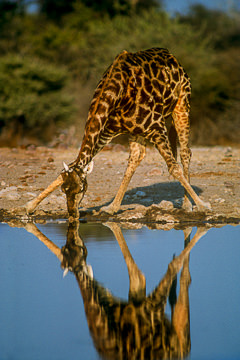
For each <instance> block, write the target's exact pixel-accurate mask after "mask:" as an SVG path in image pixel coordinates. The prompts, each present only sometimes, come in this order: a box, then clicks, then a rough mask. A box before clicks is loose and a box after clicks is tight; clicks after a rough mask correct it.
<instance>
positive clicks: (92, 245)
mask: <svg viewBox="0 0 240 360" xmlns="http://www.w3.org/2000/svg"><path fill="white" fill-rule="evenodd" d="M37 227H38V228H39V229H40V230H41V232H42V233H43V234H45V235H46V236H47V237H48V238H49V239H50V240H51V241H53V242H54V243H55V244H56V245H57V246H58V247H60V248H61V247H62V246H64V245H65V242H66V234H67V223H66V222H62V223H47V224H44V225H38V224H37ZM79 233H80V236H81V238H82V240H83V241H84V243H85V245H86V247H87V250H88V256H87V263H88V264H91V266H92V269H93V274H94V278H95V279H96V280H98V281H99V282H100V283H101V284H103V286H104V287H106V288H108V289H109V290H110V291H111V292H112V293H113V294H114V295H115V296H116V297H120V298H121V299H123V300H126V301H127V299H128V290H129V280H128V272H127V267H126V264H125V262H124V258H123V255H122V253H121V250H120V247H119V245H118V242H117V241H116V239H115V237H114V235H113V233H112V232H111V230H110V229H109V228H107V227H106V226H104V225H101V224H80V227H79ZM195 233H196V228H193V230H192V234H195ZM122 234H123V236H124V238H125V240H126V243H127V245H128V248H129V250H130V252H131V254H132V256H133V258H134V260H135V262H136V264H137V265H138V267H139V269H140V270H141V271H142V272H143V273H144V275H145V277H146V290H147V294H148V293H149V292H151V291H152V290H153V289H154V288H155V287H156V286H157V285H158V283H159V281H160V280H161V278H162V277H163V276H164V274H165V273H166V271H167V268H168V264H169V262H170V261H171V260H172V258H173V255H174V254H175V255H176V256H177V255H178V254H180V252H181V251H182V250H183V248H184V234H183V231H182V230H174V229H172V230H169V231H164V230H150V229H148V228H147V227H142V228H141V229H134V230H126V229H122ZM0 259H1V270H0V360H7V359H13V360H28V359H29V360H38V359H41V360H55V359H56V360H61V359H64V360H66V359H84V360H95V359H100V355H99V354H98V352H97V350H96V349H95V347H94V345H93V341H92V338H91V335H90V333H89V329H88V324H87V320H86V316H85V312H84V306H83V300H82V297H81V293H80V290H79V287H78V284H77V281H76V279H75V276H74V275H73V274H72V273H70V274H68V275H67V276H66V277H65V278H63V270H62V269H61V266H60V261H59V260H58V258H57V257H56V256H55V255H54V254H53V253H52V252H51V251H50V250H49V249H48V248H47V247H46V246H45V245H44V244H43V243H42V242H41V241H39V240H38V239H37V237H36V236H34V235H32V234H30V233H28V232H27V231H26V230H25V229H24V228H14V227H10V226H9V225H7V224H0ZM190 273H191V278H192V283H191V286H190V290H189V298H190V334H191V353H190V356H189V358H190V359H192V360H195V359H218V360H221V359H240V286H239V279H240V226H230V225H227V226H223V227H221V228H211V229H210V230H209V231H208V232H207V233H206V235H204V236H203V237H202V239H200V240H199V242H198V243H197V244H196V245H195V247H194V248H193V249H192V251H191V254H190ZM166 313H167V315H169V316H170V313H171V310H170V306H169V304H168V305H167V307H166Z"/></svg>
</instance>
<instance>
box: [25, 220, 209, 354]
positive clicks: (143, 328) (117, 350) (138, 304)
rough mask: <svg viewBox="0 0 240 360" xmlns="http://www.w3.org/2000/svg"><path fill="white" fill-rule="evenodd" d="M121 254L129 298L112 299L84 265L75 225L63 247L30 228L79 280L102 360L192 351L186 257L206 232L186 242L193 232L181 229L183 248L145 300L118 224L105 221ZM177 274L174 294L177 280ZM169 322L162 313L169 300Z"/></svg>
mask: <svg viewBox="0 0 240 360" xmlns="http://www.w3.org/2000/svg"><path fill="white" fill-rule="evenodd" d="M107 225H108V227H109V228H110V229H111V230H112V232H113V234H114V235H115V237H116V239H117V241H118V244H119V246H120V248H121V251H122V254H123V256H124V259H125V262H126V265H127V269H128V274H129V298H128V301H123V300H121V299H119V298H117V297H114V296H113V295H112V294H111V293H110V291H109V290H107V289H106V288H104V286H102V285H101V284H100V283H99V282H98V281H96V280H95V279H94V278H93V273H92V270H91V267H90V266H88V265H87V263H86V258H87V249H86V247H85V245H84V243H83V241H82V239H81V238H80V236H79V231H78V227H79V222H72V223H70V224H69V228H68V234H67V242H66V245H65V246H64V247H63V248H62V249H61V251H60V249H59V248H58V249H57V248H56V246H53V245H51V241H49V240H48V241H46V237H45V236H44V235H41V233H40V231H39V230H38V229H37V228H36V227H35V228H34V225H30V228H29V229H28V230H29V231H31V232H32V233H34V234H35V235H36V236H37V237H38V238H39V239H40V240H41V241H44V243H45V245H46V246H47V247H48V248H49V249H50V250H51V251H53V252H54V253H55V255H56V256H57V257H58V258H59V260H60V261H61V266H62V267H63V268H64V269H69V270H71V271H72V272H73V273H74V275H75V277H76V279H77V282H78V285H79V288H80V291H81V294H82V298H83V302H84V308H85V313H86V317H87V321H88V326H89V330H90V333H91V336H92V338H93V341H94V345H95V347H96V349H97V351H98V352H99V354H100V355H101V356H102V357H103V358H104V359H123V360H128V359H144V360H146V359H154V360H156V359H167V358H184V357H186V356H187V355H188V354H189V352H190V346H191V341H190V319H189V296H188V289H189V285H190V282H191V278H190V273H189V254H190V251H191V250H192V248H193V247H194V245H195V244H196V243H197V241H198V240H199V239H200V238H201V237H202V236H203V235H204V234H205V233H206V231H207V230H205V229H203V228H199V229H198V230H197V232H196V234H195V236H194V237H193V239H192V240H191V241H190V234H191V229H186V230H184V236H185V248H184V250H183V251H182V252H181V253H180V255H179V256H177V257H175V258H174V259H173V260H172V261H171V262H170V263H169V265H168V269H167V272H166V273H165V275H164V276H163V278H162V279H161V281H160V283H159V284H158V286H157V287H156V288H155V290H154V291H153V292H152V293H150V294H149V295H148V296H146V281H145V277H144V275H143V273H142V272H141V271H140V270H139V268H138V267H137V265H136V263H135V262H134V260H133V258H132V256H131V253H130V251H129V249H128V247H127V244H126V242H125V239H124V237H123V234H122V232H121V229H120V227H119V225H118V224H116V223H108V224H107ZM181 269H182V271H181V276H180V290H179V294H178V297H177V296H176V277H177V274H178V272H179V271H180V270H181ZM168 298H169V302H170V305H171V310H172V315H171V320H169V319H168V317H167V316H166V315H165V307H166V304H167V300H168Z"/></svg>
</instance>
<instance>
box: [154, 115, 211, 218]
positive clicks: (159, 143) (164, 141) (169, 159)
mask: <svg viewBox="0 0 240 360" xmlns="http://www.w3.org/2000/svg"><path fill="white" fill-rule="evenodd" d="M161 125H162V127H160V126H159V129H155V132H154V133H152V134H151V141H152V142H154V143H155V146H156V147H157V149H158V151H159V152H160V154H161V155H162V157H163V158H164V160H165V161H166V164H167V167H168V171H169V173H170V174H171V175H172V176H173V177H174V178H175V179H176V180H178V181H179V182H180V183H181V184H182V186H183V187H184V188H185V191H186V193H187V194H188V195H189V196H191V198H192V199H193V201H194V202H195V204H196V205H197V208H198V210H199V211H205V210H206V209H211V206H210V204H209V203H205V202H204V201H202V200H201V199H200V198H199V197H198V195H197V194H196V192H195V191H194V190H193V188H192V187H191V185H190V183H189V180H188V178H189V174H188V166H189V161H190V153H188V155H187V157H186V162H185V163H184V165H183V168H184V171H183V170H182V168H181V166H180V165H179V164H178V163H177V162H176V160H175V158H174V156H173V153H172V150H171V146H170V143H169V140H168V137H167V135H166V133H167V131H166V129H164V128H163V124H162V122H161ZM180 146H181V145H180ZM182 158H183V151H182V155H181V159H182ZM187 159H188V160H187ZM185 199H186V196H185ZM185 201H186V200H185ZM188 201H189V200H188Z"/></svg>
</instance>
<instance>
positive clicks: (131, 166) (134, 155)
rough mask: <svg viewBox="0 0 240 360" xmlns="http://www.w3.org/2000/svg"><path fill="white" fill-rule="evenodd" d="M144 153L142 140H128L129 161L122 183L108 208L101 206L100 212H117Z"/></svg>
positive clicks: (144, 148)
mask: <svg viewBox="0 0 240 360" xmlns="http://www.w3.org/2000/svg"><path fill="white" fill-rule="evenodd" d="M145 153H146V147H145V143H144V140H143V139H142V138H137V139H135V138H134V139H130V155H129V159H128V166H127V169H126V172H125V174H124V177H123V180H122V183H121V185H120V187H119V189H118V192H117V194H116V196H115V198H114V200H113V202H112V203H111V204H110V205H108V206H103V207H102V208H101V211H104V212H107V213H108V214H114V213H116V212H118V210H119V208H120V206H121V203H122V199H123V197H124V194H125V192H126V190H127V187H128V184H129V182H130V180H131V178H132V176H133V174H134V172H135V170H136V168H137V167H138V165H139V164H140V162H141V161H142V159H143V158H144V156H145Z"/></svg>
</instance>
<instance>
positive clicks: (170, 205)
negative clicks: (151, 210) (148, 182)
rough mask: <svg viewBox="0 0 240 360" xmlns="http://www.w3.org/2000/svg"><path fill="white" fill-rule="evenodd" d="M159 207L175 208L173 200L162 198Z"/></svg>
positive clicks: (165, 208)
mask: <svg viewBox="0 0 240 360" xmlns="http://www.w3.org/2000/svg"><path fill="white" fill-rule="evenodd" d="M159 207H160V208H161V209H163V210H172V209H173V208H174V206H173V203H172V202H171V201H166V200H162V201H161V202H160V203H159Z"/></svg>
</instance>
